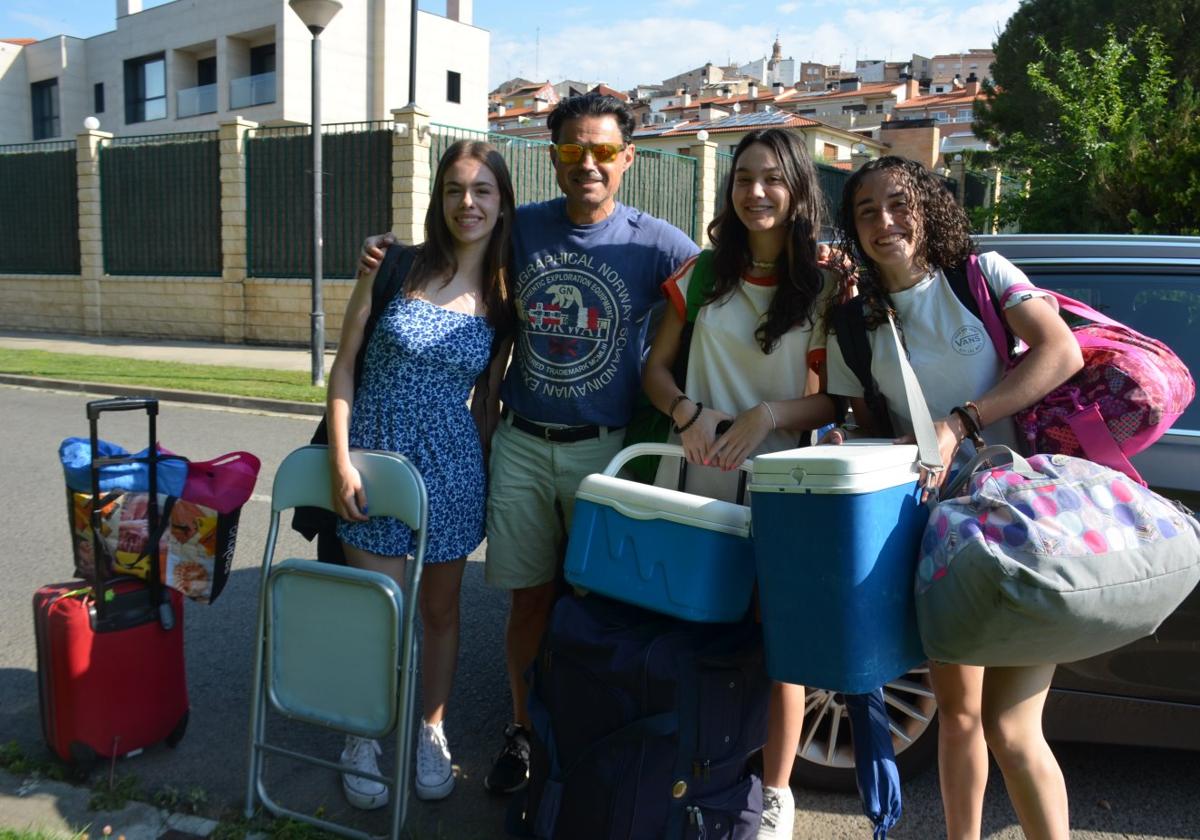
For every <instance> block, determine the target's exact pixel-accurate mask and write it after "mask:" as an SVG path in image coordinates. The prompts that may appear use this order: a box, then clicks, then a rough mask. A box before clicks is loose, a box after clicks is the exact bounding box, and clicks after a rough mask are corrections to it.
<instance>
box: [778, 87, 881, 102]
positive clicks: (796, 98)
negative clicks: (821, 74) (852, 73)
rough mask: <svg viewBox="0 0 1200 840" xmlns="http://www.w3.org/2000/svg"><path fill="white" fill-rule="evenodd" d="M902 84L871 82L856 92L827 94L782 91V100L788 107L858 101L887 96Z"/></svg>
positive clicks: (847, 91) (832, 92) (831, 92)
mask: <svg viewBox="0 0 1200 840" xmlns="http://www.w3.org/2000/svg"><path fill="white" fill-rule="evenodd" d="M902 85H903V82H872V83H870V84H866V85H863V86H862V87H860V88H859V89H858V90H831V91H829V92H827V93H810V94H808V95H803V93H802V92H801V91H797V90H792V91H784V94H783V100H784V101H785V102H787V103H788V104H789V105H792V104H797V103H801V102H829V101H831V100H834V99H858V98H860V97H863V96H889V95H891V93H892V91H894V90H895V89H896V88H898V87H901V86H902Z"/></svg>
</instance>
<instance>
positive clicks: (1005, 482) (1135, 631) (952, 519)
mask: <svg viewBox="0 0 1200 840" xmlns="http://www.w3.org/2000/svg"><path fill="white" fill-rule="evenodd" d="M942 499H943V501H941V502H939V503H937V504H936V506H935V507H934V509H933V511H932V513H931V514H930V517H929V523H928V525H927V526H926V530H925V534H924V537H923V539H922V542H921V549H920V553H919V560H918V566H917V578H916V607H917V621H918V624H919V627H920V632H921V641H922V643H923V645H924V648H925V653H926V654H927V655H928V656H929V657H930V658H931V659H934V660H939V661H942V662H954V663H961V664H969V665H992V666H1019V665H1037V664H1048V663H1058V662H1073V661H1076V660H1079V659H1086V658H1088V657H1091V656H1097V655H1099V654H1102V653H1106V652H1107V651H1110V650H1113V649H1115V648H1118V647H1121V646H1122V645H1125V644H1128V643H1129V642H1132V641H1134V640H1136V639H1139V638H1142V637H1144V636H1147V635H1149V634H1151V633H1153V632H1154V631H1155V630H1156V629H1157V628H1158V626H1159V624H1161V623H1162V622H1163V621H1164V620H1165V619H1166V618H1167V616H1169V615H1170V614H1171V613H1172V612H1173V611H1174V610H1175V609H1176V607H1178V606H1179V605H1180V604H1181V603H1182V602H1183V600H1184V599H1185V598H1186V597H1187V596H1188V594H1189V593H1190V592H1191V591H1192V589H1193V588H1194V587H1195V586H1196V583H1197V581H1198V580H1200V523H1197V521H1196V519H1195V518H1194V516H1193V515H1192V514H1191V512H1190V511H1188V510H1187V509H1186V508H1184V507H1183V506H1182V505H1180V504H1178V503H1176V502H1172V501H1170V500H1168V499H1165V498H1163V497H1162V496H1160V495H1158V494H1157V493H1154V492H1153V491H1151V490H1149V489H1147V488H1145V487H1142V486H1141V485H1139V484H1138V483H1137V482H1136V481H1134V480H1132V479H1131V478H1129V477H1128V476H1126V475H1124V474H1123V473H1120V472H1117V471H1116V470H1112V469H1109V468H1107V467H1103V466H1100V465H1099V464H1095V463H1093V462H1091V461H1086V460H1083V459H1082V458H1073V457H1071V456H1068V455H1035V456H1033V457H1031V458H1029V459H1028V460H1026V459H1025V458H1022V457H1021V456H1020V455H1018V454H1016V453H1015V452H1013V451H1012V450H1011V449H1008V448H1006V447H1001V446H991V447H987V448H985V449H984V450H982V451H981V452H980V453H979V454H978V455H976V457H975V458H974V459H972V461H971V462H970V463H969V464H968V465H967V466H966V467H964V468H963V469H962V470H961V471H960V473H959V474H958V476H957V478H956V479H955V481H954V482H953V483H952V484H951V485H950V486H949V487H947V488H946V490H945V491H943V493H942Z"/></svg>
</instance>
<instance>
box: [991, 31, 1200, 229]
mask: <svg viewBox="0 0 1200 840" xmlns="http://www.w3.org/2000/svg"><path fill="white" fill-rule="evenodd" d="M1037 45H1038V49H1039V51H1040V52H1039V56H1038V59H1037V60H1036V61H1033V62H1031V63H1030V64H1029V65H1028V66H1027V68H1026V71H1025V78H1024V86H1025V92H1024V93H1022V94H1021V97H1022V98H1024V99H1026V100H1027V101H1029V102H1030V103H1036V118H1035V119H1022V120H1021V121H1020V122H1021V125H1019V126H1018V127H1016V128H1014V129H1012V130H1006V131H997V130H995V125H996V123H995V121H994V118H995V117H996V115H997V114H1003V113H1005V112H1006V109H1007V108H1008V104H1007V103H1006V102H1005V99H1006V96H1008V94H1007V93H1006V92H1005V90H1003V89H1001V90H999V91H998V92H996V93H995V94H994V95H993V97H992V100H991V106H990V111H989V113H990V115H991V117H992V118H993V122H992V126H993V133H992V135H991V138H992V140H993V141H994V142H995V143H996V144H997V145H998V146H999V151H998V152H996V153H995V157H996V158H997V159H998V162H999V163H1000V164H1001V165H1002V166H1003V167H1004V168H1005V169H1006V170H1008V171H1010V172H1024V173H1027V174H1026V178H1027V190H1026V191H1024V192H1023V193H1014V194H1010V195H1008V196H1007V197H1006V198H1005V199H1004V200H1003V201H1002V202H1001V205H1000V207H999V213H1000V217H1001V220H1002V221H1005V222H1008V221H1017V222H1019V223H1020V225H1021V226H1022V228H1023V229H1025V230H1028V231H1046V232H1054V231H1073V232H1116V233H1127V232H1160V233H1190V232H1196V231H1197V225H1198V222H1197V220H1196V218H1195V215H1196V214H1195V210H1194V208H1195V206H1196V204H1197V199H1198V198H1200V183H1198V181H1197V179H1198V178H1200V174H1198V173H1200V170H1198V164H1200V127H1198V123H1200V120H1197V98H1196V96H1195V92H1194V89H1193V87H1192V85H1191V83H1190V82H1189V81H1186V80H1185V81H1183V82H1180V81H1178V80H1177V79H1176V78H1175V77H1174V76H1173V75H1172V73H1171V67H1172V58H1171V57H1170V56H1169V54H1168V52H1167V47H1166V44H1165V42H1164V40H1163V38H1162V36H1161V35H1160V34H1159V33H1158V32H1157V31H1156V30H1153V29H1147V28H1145V27H1141V28H1138V29H1137V30H1135V31H1134V32H1133V33H1131V34H1130V35H1129V36H1128V37H1125V38H1121V37H1119V36H1118V34H1117V32H1116V29H1115V27H1110V28H1109V29H1108V31H1107V34H1106V37H1105V39H1104V40H1103V42H1102V43H1101V44H1099V45H1098V46H1097V47H1094V48H1088V49H1086V50H1083V51H1078V50H1075V49H1074V48H1071V47H1069V46H1067V47H1060V48H1059V49H1057V50H1052V49H1051V47H1050V46H1049V44H1048V42H1047V40H1046V39H1045V38H1039V39H1037ZM1030 107H1031V108H1033V107H1034V106H1033V105H1032V104H1031V106H1030Z"/></svg>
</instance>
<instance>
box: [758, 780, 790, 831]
mask: <svg viewBox="0 0 1200 840" xmlns="http://www.w3.org/2000/svg"><path fill="white" fill-rule="evenodd" d="M795 822H796V799H795V797H793V796H792V789H791V788H790V787H767V786H766V785H763V809H762V821H761V822H760V823H759V824H758V840H792V828H793V824H794V823H795Z"/></svg>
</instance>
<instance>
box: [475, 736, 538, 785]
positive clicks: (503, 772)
mask: <svg viewBox="0 0 1200 840" xmlns="http://www.w3.org/2000/svg"><path fill="white" fill-rule="evenodd" d="M527 784H529V732H528V730H526V729H525V727H524V726H521V724H519V723H510V724H509V725H508V726H506V727H504V749H502V750H500V753H499V754H498V755H497V756H496V760H495V762H493V764H492V771H491V772H490V773H488V774H487V777H486V778H484V780H483V786H484V787H485V788H487V789H488V790H489V791H491V792H492V793H516V792H517V791H519V790H521V788H523V787H525V785H527Z"/></svg>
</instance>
